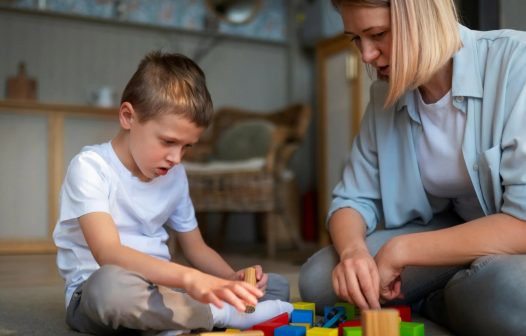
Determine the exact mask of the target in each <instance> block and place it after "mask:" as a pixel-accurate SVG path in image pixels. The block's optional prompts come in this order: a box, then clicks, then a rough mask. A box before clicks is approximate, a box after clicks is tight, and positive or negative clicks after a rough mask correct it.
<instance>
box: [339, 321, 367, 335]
mask: <svg viewBox="0 0 526 336" xmlns="http://www.w3.org/2000/svg"><path fill="white" fill-rule="evenodd" d="M361 326H362V321H360V320H352V321H345V322H343V323H340V324H339V325H338V336H343V328H345V327H361Z"/></svg>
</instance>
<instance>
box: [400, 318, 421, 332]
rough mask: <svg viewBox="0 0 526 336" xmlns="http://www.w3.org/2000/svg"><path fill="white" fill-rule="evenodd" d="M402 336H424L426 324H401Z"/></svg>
mask: <svg viewBox="0 0 526 336" xmlns="http://www.w3.org/2000/svg"><path fill="white" fill-rule="evenodd" d="M400 336H424V324H423V323H416V322H404V321H402V322H400Z"/></svg>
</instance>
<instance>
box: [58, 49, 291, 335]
mask: <svg viewBox="0 0 526 336" xmlns="http://www.w3.org/2000/svg"><path fill="white" fill-rule="evenodd" d="M212 111H213V107H212V102H211V99H210V95H209V93H208V90H207V88H206V83H205V77H204V74H203V72H202V71H201V69H200V68H199V67H198V66H197V65H196V64H195V63H194V62H193V61H191V60H190V59H188V58H186V57H184V56H182V55H178V54H163V53H161V52H153V53H150V54H148V55H147V56H146V57H145V58H144V59H143V60H142V61H141V63H140V65H139V67H138V69H137V71H136V72H135V74H134V75H133V76H132V78H131V79H130V81H129V82H128V84H127V85H126V88H125V89H124V92H123V95H122V98H121V106H120V109H119V122H120V126H121V129H120V130H119V132H118V134H117V135H116V136H115V137H114V138H113V139H112V140H111V142H108V143H104V144H101V145H94V146H87V147H85V148H83V150H82V151H81V152H80V153H79V154H78V155H77V156H76V157H74V158H73V160H72V161H71V163H70V165H69V168H68V171H67V174H66V177H65V179H64V183H63V186H62V190H61V199H60V201H61V205H60V214H59V219H58V223H57V226H56V228H55V231H54V233H53V238H54V241H55V244H56V245H57V247H58V254H57V264H58V268H59V271H60V274H61V275H62V276H63V277H64V278H65V280H66V306H67V317H66V322H67V323H68V325H69V326H70V327H71V328H73V329H75V330H78V331H82V332H88V333H94V334H112V333H130V332H131V331H132V330H135V331H137V330H143V331H165V330H174V331H182V330H191V329H212V327H214V326H216V327H232V328H240V329H243V328H247V327H249V326H251V325H252V324H255V323H258V322H261V321H263V320H266V319H269V318H271V317H273V316H275V315H278V314H280V313H283V312H288V313H290V312H291V310H292V305H290V304H289V303H287V302H282V301H280V300H269V301H264V302H261V303H259V304H258V305H257V308H256V312H255V313H254V314H250V315H249V314H244V313H241V312H243V311H244V310H245V305H246V304H248V303H250V304H255V303H257V299H258V298H260V297H261V296H263V294H264V291H265V290H266V296H265V297H264V298H263V300H264V299H281V300H285V301H286V300H288V283H287V281H286V280H285V279H284V278H283V277H280V276H278V275H275V274H274V275H267V274H264V273H263V272H262V269H261V267H260V266H256V270H257V279H258V283H257V286H256V287H257V288H256V287H254V286H250V285H248V284H247V283H245V282H243V281H242V280H243V275H242V274H243V271H238V272H234V270H232V268H231V267H230V266H229V265H228V264H227V263H226V262H225V260H224V259H223V258H221V257H220V256H219V254H217V253H216V252H215V251H214V250H212V249H211V248H210V247H208V246H207V245H206V243H205V242H204V241H203V239H202V236H201V234H200V232H199V229H198V227H197V222H196V220H195V215H194V209H193V206H192V202H191V200H190V197H189V194H188V181H187V179H186V175H185V171H184V168H183V166H182V165H180V163H181V159H182V157H183V155H184V153H185V150H186V149H187V148H188V147H190V146H191V145H192V144H194V143H196V142H197V141H198V139H199V136H200V135H201V133H202V132H203V130H204V129H205V128H206V126H207V125H208V124H209V123H210V122H211V119H212ZM165 223H166V224H168V225H169V226H170V227H171V228H172V229H174V230H175V232H176V237H177V240H178V243H179V245H180V246H181V249H182V251H183V254H184V255H185V257H186V259H187V260H188V261H189V262H190V264H192V265H193V266H194V267H195V268H191V267H186V266H183V265H179V264H176V263H173V262H170V254H169V251H168V247H167V244H166V241H167V238H168V234H167V232H166V230H165V228H164V226H163V225H164V224H165Z"/></svg>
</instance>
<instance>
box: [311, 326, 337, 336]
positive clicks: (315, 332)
mask: <svg viewBox="0 0 526 336" xmlns="http://www.w3.org/2000/svg"><path fill="white" fill-rule="evenodd" d="M307 336H338V329H337V328H320V327H314V328H310V329H308V330H307Z"/></svg>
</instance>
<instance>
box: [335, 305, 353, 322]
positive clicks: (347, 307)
mask: <svg viewBox="0 0 526 336" xmlns="http://www.w3.org/2000/svg"><path fill="white" fill-rule="evenodd" d="M334 307H343V308H344V309H345V316H346V317H347V321H351V320H354V319H355V317H356V307H355V306H354V305H353V304H351V303H349V302H338V303H336V304H335V305H334Z"/></svg>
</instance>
